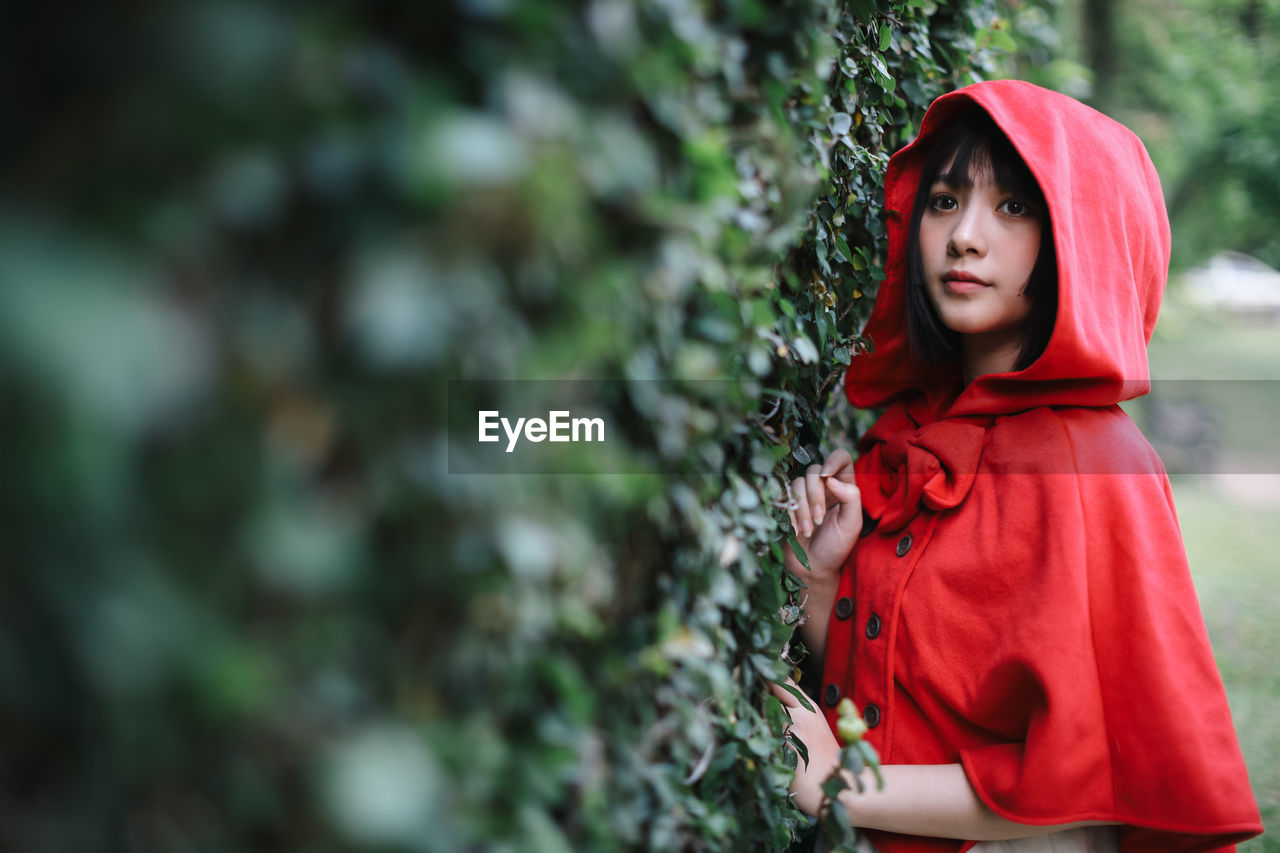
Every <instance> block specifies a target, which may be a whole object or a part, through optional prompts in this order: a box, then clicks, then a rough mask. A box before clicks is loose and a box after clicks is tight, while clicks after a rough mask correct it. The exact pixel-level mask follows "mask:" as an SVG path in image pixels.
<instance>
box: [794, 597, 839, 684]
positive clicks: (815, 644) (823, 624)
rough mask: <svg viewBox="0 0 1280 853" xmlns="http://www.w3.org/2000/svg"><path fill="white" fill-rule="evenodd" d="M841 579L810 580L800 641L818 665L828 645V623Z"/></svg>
mask: <svg viewBox="0 0 1280 853" xmlns="http://www.w3.org/2000/svg"><path fill="white" fill-rule="evenodd" d="M838 584H839V578H832V579H831V581H829V582H819V581H815V580H810V581H808V582H807V585H808V588H807V589H806V590H805V596H804V599H803V600H804V621H803V622H802V623H801V624H800V639H802V640H804V647H805V648H806V649H808V650H809V656H810V658H811V660H813V661H814V662H815V663H817V664H821V662H822V653H823V651H824V650H825V649H826V645H827V623H828V622H829V621H830V620H831V608H832V607H833V606H834V605H835V600H836V587H837V586H838Z"/></svg>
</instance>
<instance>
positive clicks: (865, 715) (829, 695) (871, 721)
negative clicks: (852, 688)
mask: <svg viewBox="0 0 1280 853" xmlns="http://www.w3.org/2000/svg"><path fill="white" fill-rule="evenodd" d="M822 701H823V702H826V703H827V707H828V708H834V707H835V706H836V705H839V704H840V688H839V686H837V685H835V684H828V685H827V688H826V690H824V691H823V692H822ZM862 719H863V720H864V721H865V722H866V724H867V728H870V729H874V728H875V727H876V726H878V725H880V706H879V705H877V704H875V703H874V702H872V703H871V704H869V705H867V707H865V708H863V709H862Z"/></svg>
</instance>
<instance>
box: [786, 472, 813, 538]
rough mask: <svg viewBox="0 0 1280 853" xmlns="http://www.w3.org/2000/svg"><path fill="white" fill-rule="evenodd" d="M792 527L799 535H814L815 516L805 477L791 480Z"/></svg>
mask: <svg viewBox="0 0 1280 853" xmlns="http://www.w3.org/2000/svg"><path fill="white" fill-rule="evenodd" d="M791 505H792V507H793V508H792V510H791V527H792V529H793V530H795V532H796V535H797V536H805V537H808V536H812V535H813V516H812V515H811V514H810V511H809V494H808V487H807V486H806V485H805V481H804V478H803V477H796V478H795V479H794V480H792V481H791Z"/></svg>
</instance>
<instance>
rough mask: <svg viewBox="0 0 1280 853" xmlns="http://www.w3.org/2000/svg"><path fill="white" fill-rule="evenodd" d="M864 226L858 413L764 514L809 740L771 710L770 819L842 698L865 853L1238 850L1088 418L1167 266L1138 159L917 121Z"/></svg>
mask: <svg viewBox="0 0 1280 853" xmlns="http://www.w3.org/2000/svg"><path fill="white" fill-rule="evenodd" d="M885 196H886V204H887V207H888V210H889V257H888V263H887V266H886V280H885V281H884V283H883V284H882V285H881V289H880V292H879V295H878V297H877V299H876V304H875V307H874V309H873V311H872V314H871V317H870V319H869V321H868V325H867V330H866V333H867V335H868V336H869V337H870V338H871V339H872V341H873V342H874V344H875V352H874V354H873V355H866V356H860V357H859V358H857V359H855V360H854V363H853V365H852V366H851V367H850V369H849V372H848V375H847V377H846V386H845V387H846V393H847V396H848V398H849V400H850V402H851V403H852V404H853V405H855V406H859V407H871V406H882V405H887V406H888V408H887V410H886V411H885V413H884V415H883V416H882V417H881V418H880V419H879V420H878V421H877V422H876V424H875V425H874V426H873V427H872V428H871V430H869V431H868V433H867V434H866V435H865V436H863V438H862V439H861V441H860V442H859V450H860V454H859V458H858V459H857V461H856V462H854V461H853V459H852V457H851V456H850V454H849V453H848V452H846V451H837V452H835V453H833V454H832V455H831V457H830V458H828V459H827V460H826V462H825V463H824V464H823V465H822V466H816V465H815V466H812V467H811V468H810V469H809V471H808V472H807V473H806V475H805V476H804V477H803V478H800V479H798V480H796V481H795V483H794V484H793V490H794V493H795V497H796V501H795V508H794V510H793V523H794V524H795V526H796V529H797V533H798V535H799V539H800V544H801V545H802V547H803V548H804V549H805V551H806V553H807V556H808V558H809V562H810V570H809V571H806V570H805V569H803V568H802V567H801V566H800V564H799V563H798V561H794V560H791V561H789V567H790V569H791V570H792V571H793V572H795V573H797V574H798V575H800V576H802V577H803V578H804V579H805V580H806V582H807V584H808V587H809V594H808V599H807V601H806V604H805V609H806V618H807V621H806V622H805V624H804V625H803V626H802V628H801V633H802V636H803V639H804V641H805V643H806V645H807V646H808V647H809V649H810V650H811V651H812V652H813V653H814V654H815V656H817V657H818V658H819V659H821V661H822V672H823V677H822V686H821V689H820V692H819V695H818V696H817V697H816V698H815V700H814V705H815V707H817V708H819V709H820V713H816V714H815V713H810V712H808V711H806V710H805V709H804V708H803V706H801V705H800V703H799V702H798V701H796V700H795V699H794V698H793V697H792V696H790V695H789V694H787V693H786V692H784V691H782V690H780V689H778V690H775V693H776V694H777V695H778V698H779V699H780V700H781V701H782V702H783V703H784V704H785V705H786V706H787V708H788V711H789V713H790V714H791V717H792V721H793V731H795V732H796V733H797V734H798V735H799V736H800V737H801V739H802V740H803V741H804V742H805V744H806V745H807V747H808V752H809V762H808V763H807V764H804V763H801V765H800V766H799V767H798V769H797V773H796V778H795V781H794V783H793V785H792V790H793V792H794V794H795V796H796V799H797V802H798V803H799V805H800V806H801V808H803V809H805V810H806V811H808V812H810V813H816V811H817V809H818V808H819V806H820V804H821V801H822V792H821V790H820V788H819V785H820V784H821V782H822V780H823V779H825V778H826V777H827V776H828V774H829V773H830V772H831V770H832V768H833V767H834V764H835V761H836V755H837V751H838V748H839V744H838V741H837V738H836V736H835V734H834V733H833V732H834V724H835V707H836V706H837V705H838V704H839V702H840V700H841V699H843V698H845V697H849V698H851V699H852V700H853V701H854V703H855V704H856V705H857V706H858V707H859V708H860V709H861V710H862V714H863V717H864V719H865V721H866V724H867V726H868V732H867V735H866V737H867V738H868V739H869V740H870V742H871V743H872V745H874V746H875V747H876V749H877V750H878V751H879V754H880V757H881V760H882V762H883V763H884V765H885V766H884V777H885V787H884V789H883V790H882V791H877V790H875V786H874V784H872V785H869V786H868V789H867V792H866V793H864V794H857V793H855V792H854V791H852V790H850V791H846V792H845V793H844V794H842V795H841V796H842V800H843V802H844V804H845V806H846V807H847V809H848V812H849V814H850V816H851V819H852V820H853V822H854V824H855V825H857V826H859V827H863V828H865V829H867V830H868V832H867V836H868V838H869V839H870V841H871V842H872V843H873V844H874V846H875V848H876V849H878V850H880V851H883V853H891V851H962V850H969V849H975V850H983V851H994V850H1001V851H1006V850H1027V851H1030V850H1045V851H1048V850H1054V851H1068V850H1070V851H1076V850H1079V851H1083V850H1124V851H1162V853H1171V851H1200V850H1218V849H1231V845H1233V844H1234V843H1236V842H1237V841H1240V840H1242V839H1245V838H1248V837H1251V836H1253V835H1256V834H1257V833H1259V832H1260V831H1261V829H1262V826H1261V824H1260V822H1259V816H1258V811H1257V807H1256V805H1255V804H1254V800H1253V796H1252V794H1251V791H1250V787H1249V781H1248V776H1247V774H1246V771H1245V766H1244V763H1243V760H1242V758H1241V756H1240V751H1239V747H1238V745H1237V742H1236V737H1235V733H1234V730H1233V728H1232V723H1231V716H1230V711H1229V709H1228V707H1227V703H1226V698H1225V694H1224V691H1223V688H1222V682H1221V679H1220V677H1219V675H1218V672H1217V669H1216V668H1215V665H1214V661H1213V657H1212V653H1211V650H1210V648H1209V642H1208V637H1207V634H1206V632H1205V629H1204V623H1203V620H1202V618H1201V615H1200V611H1199V605H1198V603H1197V601H1196V597H1195V591H1194V589H1193V587H1192V584H1191V578H1190V574H1189V572H1188V568H1187V561H1186V554H1185V551H1184V549H1183V545H1182V540H1181V536H1180V533H1179V529H1178V523H1177V519H1176V516H1175V514H1174V507H1173V500H1172V493H1171V491H1170V488H1169V481H1168V477H1167V476H1166V474H1165V471H1164V468H1163V466H1162V464H1161V462H1160V460H1159V458H1158V457H1157V456H1156V454H1155V452H1154V451H1153V450H1152V449H1151V447H1150V445H1149V444H1147V442H1146V441H1145V440H1144V439H1143V437H1142V435H1141V434H1140V433H1139V431H1138V430H1137V428H1136V427H1135V426H1134V424H1133V423H1132V421H1130V419H1129V418H1128V417H1127V416H1126V415H1125V414H1124V412H1123V411H1121V409H1120V408H1119V407H1118V406H1117V405H1116V404H1117V403H1118V402H1120V401H1121V400H1125V399H1129V398H1132V397H1136V396H1139V395H1141V394H1144V393H1146V391H1147V390H1148V388H1149V382H1148V371H1147V360H1146V344H1147V342H1148V341H1149V340H1150V336H1151V330H1152V328H1153V326H1154V325H1155V321H1156V314H1157V312H1158V309H1159V303H1160V297H1161V294H1162V292H1163V289H1164V284H1165V279H1166V275H1167V270H1168V262H1169V226H1168V220H1167V217H1166V215H1165V210H1164V202H1163V197H1162V195H1161V191H1160V184H1159V181H1158V178H1157V176H1156V173H1155V170H1154V168H1153V167H1152V165H1151V161H1150V159H1149V158H1148V156H1147V154H1146V151H1145V149H1144V148H1143V146H1142V144H1141V142H1139V140H1138V139H1137V138H1136V137H1135V136H1134V135H1133V134H1132V133H1131V132H1129V131H1128V130H1127V129H1125V128H1124V127H1122V126H1121V125H1119V124H1117V123H1116V122H1114V121H1112V120H1110V119H1108V118H1106V117H1105V116H1103V115H1101V114H1099V113H1097V112H1095V111H1094V110H1092V109H1090V108H1088V107H1086V106H1084V105H1083V104H1080V103H1079V102H1077V101H1075V100H1072V99H1071V98H1068V97H1066V96H1063V95H1060V94H1057V93H1054V92H1050V91H1047V90H1044V89H1040V88H1038V87H1035V86H1032V85H1030V84H1027V83H1021V82H1016V81H995V82H987V83H980V84H977V85H975V86H970V87H968V88H965V89H961V90H959V91H957V92H953V93H951V94H949V95H946V96H943V97H942V98H939V99H938V100H937V101H935V102H934V104H933V105H932V106H931V107H930V109H929V111H928V113H927V114H926V116H925V119H924V122H923V123H922V125H921V130H920V134H919V136H918V138H917V139H916V141H915V142H913V143H912V144H911V145H909V146H907V147H906V148H904V149H903V150H902V151H900V152H898V153H897V154H896V155H895V156H894V157H893V159H892V160H891V161H890V164H889V171H888V175H887V177H886V184H885ZM1004 839H1024V840H1021V841H1014V842H1008V841H1003V840H1004ZM975 845H976V846H975Z"/></svg>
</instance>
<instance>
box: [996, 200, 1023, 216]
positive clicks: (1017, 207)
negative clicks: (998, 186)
mask: <svg viewBox="0 0 1280 853" xmlns="http://www.w3.org/2000/svg"><path fill="white" fill-rule="evenodd" d="M1000 206H1001V208H1003V209H1004V212H1005V213H1007V214H1009V215H1010V216H1026V215H1027V213H1029V211H1028V210H1027V206H1026V204H1024V203H1023V202H1021V201H1019V200H1018V199H1016V198H1011V199H1006V200H1005V201H1004V202H1002V203H1001V205H1000Z"/></svg>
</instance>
